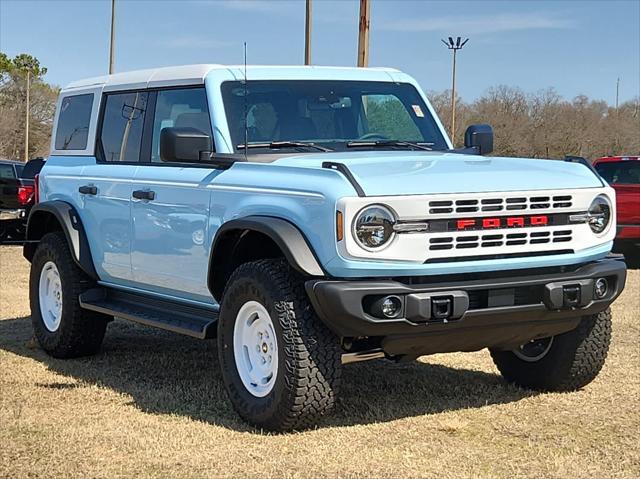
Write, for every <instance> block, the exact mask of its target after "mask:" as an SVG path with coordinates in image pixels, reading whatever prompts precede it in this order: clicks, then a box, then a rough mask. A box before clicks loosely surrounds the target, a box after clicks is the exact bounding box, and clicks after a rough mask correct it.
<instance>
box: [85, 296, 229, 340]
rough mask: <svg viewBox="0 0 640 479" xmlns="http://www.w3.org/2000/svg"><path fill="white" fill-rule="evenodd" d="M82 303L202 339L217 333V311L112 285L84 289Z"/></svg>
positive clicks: (111, 313) (147, 324) (86, 307)
mask: <svg viewBox="0 0 640 479" xmlns="http://www.w3.org/2000/svg"><path fill="white" fill-rule="evenodd" d="M80 307H82V308H84V309H89V310H91V311H97V312H99V313H104V314H108V315H111V316H117V317H118V318H124V319H128V320H129V321H135V322H136V323H141V324H144V325H146V326H153V327H155V328H160V329H166V330H168V331H173V332H174V333H180V334H184V335H186V336H192V337H194V338H200V339H208V338H212V337H215V333H216V327H215V323H216V322H217V320H218V313H217V311H212V310H210V309H205V308H199V307H197V306H189V305H185V304H181V303H175V302H173V301H167V300H162V299H159V298H155V297H149V296H144V295H141V294H135V293H127V292H124V291H118V290H115V289H110V288H95V289H90V290H89V291H85V292H84V293H82V294H81V295H80Z"/></svg>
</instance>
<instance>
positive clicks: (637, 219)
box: [593, 156, 640, 260]
mask: <svg viewBox="0 0 640 479" xmlns="http://www.w3.org/2000/svg"><path fill="white" fill-rule="evenodd" d="M593 166H594V168H595V169H596V171H597V172H598V173H599V174H600V176H602V177H603V178H604V179H605V180H606V181H607V183H609V184H610V185H611V186H612V187H613V188H614V189H615V190H616V203H617V210H618V213H617V224H618V234H617V235H616V242H617V243H618V245H617V246H618V247H619V248H620V249H622V250H623V251H624V252H625V253H627V252H629V253H631V254H632V255H633V259H634V260H638V259H640V258H638V257H639V256H640V156H605V157H603V158H598V159H597V160H595V161H594V162H593ZM630 247H632V249H633V251H631V249H630Z"/></svg>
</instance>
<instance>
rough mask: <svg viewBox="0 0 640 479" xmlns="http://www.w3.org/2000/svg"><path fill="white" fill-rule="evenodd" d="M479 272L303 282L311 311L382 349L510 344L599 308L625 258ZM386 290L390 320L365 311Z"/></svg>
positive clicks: (614, 292)
mask: <svg viewBox="0 0 640 479" xmlns="http://www.w3.org/2000/svg"><path fill="white" fill-rule="evenodd" d="M473 276H474V275H472V274H468V275H465V278H466V277H473ZM479 276H482V277H481V278H480V279H462V278H460V277H455V278H454V279H451V278H436V279H435V280H433V281H429V282H427V281H422V282H420V283H419V284H407V283H404V282H401V281H396V280H354V281H332V280H310V281H308V282H307V283H306V285H305V286H306V290H307V293H308V295H309V298H310V299H311V303H312V304H313V306H314V308H315V310H316V313H317V314H318V316H319V317H320V318H321V319H322V321H324V322H325V323H326V324H327V326H328V327H329V328H330V329H332V330H333V331H334V332H335V333H336V334H337V335H338V336H340V337H349V338H360V337H378V338H380V343H381V347H382V348H383V349H384V351H385V352H386V353H387V354H390V355H395V354H430V353H436V352H450V351H473V350H478V349H482V348H485V347H495V348H513V347H515V346H517V345H519V344H523V343H524V342H526V341H529V340H531V339H534V338H540V337H547V336H553V335H556V334H560V333H563V332H566V331H569V330H571V329H574V328H575V327H576V326H577V325H578V323H579V321H580V317H582V316H585V315H590V314H596V313H599V312H601V311H604V310H605V309H606V308H607V307H609V305H610V304H611V303H612V302H613V301H614V300H615V299H616V298H617V297H618V295H619V294H620V293H621V292H622V290H623V288H624V284H625V280H626V265H625V263H624V261H622V259H620V258H614V257H609V258H606V259H603V260H600V261H595V262H592V263H588V264H584V265H579V266H576V267H573V268H571V269H570V270H566V269H565V270H564V271H559V270H557V269H556V270H553V271H548V270H545V271H543V272H540V273H539V274H536V273H535V272H534V273H530V274H525V273H523V272H522V271H511V272H505V273H504V274H502V275H488V276H487V275H479ZM598 278H606V280H607V284H608V291H607V293H606V295H604V297H602V298H601V299H597V298H596V297H595V294H594V283H595V280H596V279H598ZM387 295H395V296H396V297H398V298H399V299H400V302H401V305H402V306H401V311H400V314H399V315H398V317H396V318H393V319H388V318H383V317H377V315H375V313H374V312H372V311H371V306H370V305H371V304H372V303H374V302H375V300H376V299H378V298H381V297H384V296H387ZM445 303H446V304H447V305H448V306H445V307H444V308H441V307H440V306H441V305H442V304H445ZM438 310H440V311H438ZM443 313H444V314H443ZM378 316H381V315H378Z"/></svg>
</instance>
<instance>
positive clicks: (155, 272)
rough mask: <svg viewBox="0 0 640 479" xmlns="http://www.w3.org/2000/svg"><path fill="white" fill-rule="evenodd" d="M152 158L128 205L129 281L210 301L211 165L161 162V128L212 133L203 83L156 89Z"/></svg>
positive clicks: (140, 172) (141, 170) (139, 176)
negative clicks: (132, 280)
mask: <svg viewBox="0 0 640 479" xmlns="http://www.w3.org/2000/svg"><path fill="white" fill-rule="evenodd" d="M155 96H156V99H155V114H154V119H153V126H152V133H151V135H150V136H151V145H150V152H149V155H150V160H151V161H150V162H143V163H140V166H139V168H138V170H137V172H136V176H135V181H134V184H133V191H132V194H133V198H132V203H131V216H132V220H133V222H132V247H131V265H132V272H133V279H134V281H135V282H137V283H138V284H139V287H140V288H144V289H147V290H150V291H151V292H155V293H164V294H168V295H171V296H177V297H179V298H181V299H190V300H195V301H200V302H206V303H213V298H212V297H211V295H210V293H209V291H208V289H207V271H208V263H209V245H210V242H211V238H210V237H209V228H208V226H209V225H208V221H209V216H210V207H211V205H210V200H211V189H210V188H208V186H209V185H210V184H211V182H212V181H213V179H214V178H215V177H216V176H217V175H218V173H219V171H218V170H215V169H213V168H201V167H193V166H186V165H181V164H171V165H169V164H168V163H165V162H164V161H163V159H162V158H161V157H160V132H161V131H162V129H163V128H166V127H191V128H197V129H198V130H200V131H202V132H204V133H206V134H208V135H209V136H211V122H210V117H209V110H208V107H207V98H206V93H205V89H204V87H198V88H184V89H167V90H159V91H157V92H156V93H155Z"/></svg>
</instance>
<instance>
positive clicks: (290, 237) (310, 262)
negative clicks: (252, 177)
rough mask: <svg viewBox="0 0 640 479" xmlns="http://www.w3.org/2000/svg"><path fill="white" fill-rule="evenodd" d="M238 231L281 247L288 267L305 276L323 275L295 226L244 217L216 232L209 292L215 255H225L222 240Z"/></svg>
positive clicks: (304, 239) (210, 284)
mask: <svg viewBox="0 0 640 479" xmlns="http://www.w3.org/2000/svg"><path fill="white" fill-rule="evenodd" d="M238 231H242V232H244V231H255V232H257V233H262V234H264V235H266V236H268V237H269V238H271V239H272V240H273V242H274V243H275V244H276V245H277V246H278V248H280V250H281V251H282V254H283V255H284V257H285V259H286V260H287V262H288V263H289V264H290V265H291V267H292V268H293V269H295V270H297V271H298V272H300V273H302V274H304V275H305V276H313V277H324V276H326V274H325V271H324V270H323V269H322V267H321V266H320V262H319V261H318V259H317V258H316V255H315V254H314V252H313V249H312V248H311V246H310V245H309V242H308V241H307V239H306V238H305V236H304V235H303V234H302V232H301V231H300V230H299V229H298V228H297V227H296V226H295V225H293V224H292V223H290V222H289V221H287V220H284V219H282V218H277V217H274V216H246V217H244V218H238V219H235V220H231V221H227V222H226V223H224V224H223V225H222V226H220V228H218V231H216V235H215V237H214V238H213V242H212V243H211V251H210V252H209V271H208V286H209V290H210V291H211V290H212V285H213V278H214V276H215V274H216V263H217V261H216V259H217V257H218V255H220V254H223V253H224V249H225V244H224V243H225V241H224V240H225V238H227V237H228V236H229V234H230V233H233V232H238ZM212 294H213V291H212ZM214 296H215V295H214Z"/></svg>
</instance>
